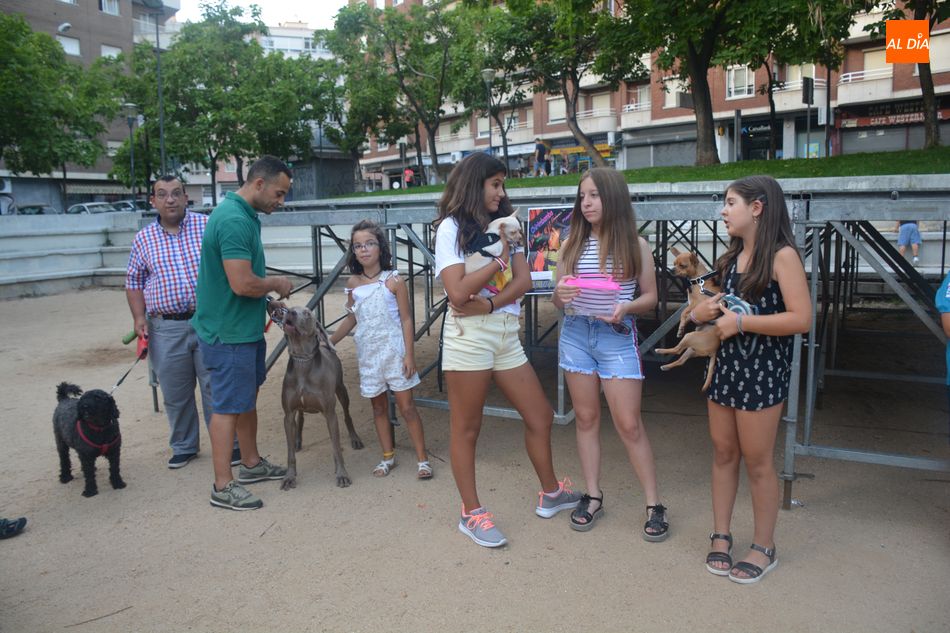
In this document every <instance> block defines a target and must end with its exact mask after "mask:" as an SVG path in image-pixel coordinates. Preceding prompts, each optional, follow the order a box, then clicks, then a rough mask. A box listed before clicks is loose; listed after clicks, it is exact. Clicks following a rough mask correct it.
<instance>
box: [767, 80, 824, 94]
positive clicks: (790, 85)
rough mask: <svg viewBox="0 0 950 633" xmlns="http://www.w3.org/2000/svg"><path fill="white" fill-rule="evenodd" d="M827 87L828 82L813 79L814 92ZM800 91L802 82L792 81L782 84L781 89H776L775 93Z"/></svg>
mask: <svg viewBox="0 0 950 633" xmlns="http://www.w3.org/2000/svg"><path fill="white" fill-rule="evenodd" d="M827 87H828V82H827V81H826V80H824V79H815V90H824V89H825V88H827ZM801 89H802V80H801V79H793V80H792V81H786V82H784V83H783V84H782V87H781V88H777V89H776V92H781V91H783V90H801Z"/></svg>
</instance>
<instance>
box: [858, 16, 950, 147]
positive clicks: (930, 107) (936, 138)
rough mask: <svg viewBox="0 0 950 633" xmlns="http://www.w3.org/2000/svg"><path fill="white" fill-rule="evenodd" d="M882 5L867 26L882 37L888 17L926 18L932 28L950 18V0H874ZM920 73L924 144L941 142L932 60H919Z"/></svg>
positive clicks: (866, 29)
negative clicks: (879, 1) (878, 0)
mask: <svg viewBox="0 0 950 633" xmlns="http://www.w3.org/2000/svg"><path fill="white" fill-rule="evenodd" d="M868 5H877V6H879V7H880V8H881V9H883V14H882V16H881V19H880V20H879V21H878V22H876V23H873V24H869V25H867V26H866V27H864V30H865V31H868V32H870V33H871V36H872V37H882V36H883V35H884V32H885V24H886V22H887V21H888V20H905V19H914V20H927V23H928V24H929V25H930V28H929V30H930V31H933V28H934V26H936V25H937V24H939V23H940V22H943V21H944V20H947V19H950V2H947V1H946V0H902V1H901V2H900V4H898V3H896V2H894V1H893V0H889V1H888V2H884V3H871V2H868ZM917 73H918V75H919V76H920V93H921V96H922V98H923V102H924V147H925V148H930V147H939V146H940V125H939V121H938V120H937V98H936V96H935V95H934V78H933V73H932V72H931V70H930V63H926V64H917Z"/></svg>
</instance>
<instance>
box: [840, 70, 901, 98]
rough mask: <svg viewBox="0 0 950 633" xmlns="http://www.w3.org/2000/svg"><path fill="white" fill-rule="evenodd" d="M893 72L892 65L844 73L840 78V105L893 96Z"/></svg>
mask: <svg viewBox="0 0 950 633" xmlns="http://www.w3.org/2000/svg"><path fill="white" fill-rule="evenodd" d="M892 74H893V69H892V68H891V67H890V66H888V67H886V68H873V69H871V70H859V71H857V72H853V73H844V74H843V75H841V77H840V78H839V79H838V105H846V104H849V103H860V102H863V101H882V100H886V99H890V98H892V97H893V95H894V85H893V80H892Z"/></svg>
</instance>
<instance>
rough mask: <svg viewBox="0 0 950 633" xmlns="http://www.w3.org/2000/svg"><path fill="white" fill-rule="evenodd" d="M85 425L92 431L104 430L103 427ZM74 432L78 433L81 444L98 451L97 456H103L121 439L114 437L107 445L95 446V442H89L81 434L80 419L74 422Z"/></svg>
mask: <svg viewBox="0 0 950 633" xmlns="http://www.w3.org/2000/svg"><path fill="white" fill-rule="evenodd" d="M86 424H88V425H89V428H91V429H92V430H93V431H103V430H105V427H104V426H96V425H95V424H91V423H89V422H86ZM76 431H77V432H78V433H79V437H80V438H81V439H82V441H83V442H85V443H86V444H88V445H89V446H91V447H93V448H96V449H99V455H103V456H104V455H106V453H108V452H109V449H111V448H112V447H113V446H115V445H116V444H118V443H119V440H121V439H122V436H121V435H116V436H115V439H114V440H112V441H111V442H109V443H107V444H96V443H95V442H93V441H92V440H90V439H89V438H88V437H86V434H85V433H83V432H82V420H80V419H77V420H76Z"/></svg>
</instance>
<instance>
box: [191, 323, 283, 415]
mask: <svg viewBox="0 0 950 633" xmlns="http://www.w3.org/2000/svg"><path fill="white" fill-rule="evenodd" d="M198 347H199V348H200V349H201V359H202V360H203V361H204V364H205V367H207V368H208V371H209V372H210V374H211V410H212V411H214V412H215V413H222V414H225V415H236V414H240V413H245V412H246V411H252V410H253V409H254V407H256V406H257V388H258V387H260V386H261V385H263V384H264V379H265V378H266V377H267V369H266V368H265V366H264V361H265V359H264V357H265V355H266V354H267V343H266V342H265V341H264V339H261V340H259V341H257V342H256V343H236V344H233V345H232V344H228V343H210V344H209V343H205V342H204V341H202V340H201V338H200V337H199V339H198Z"/></svg>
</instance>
